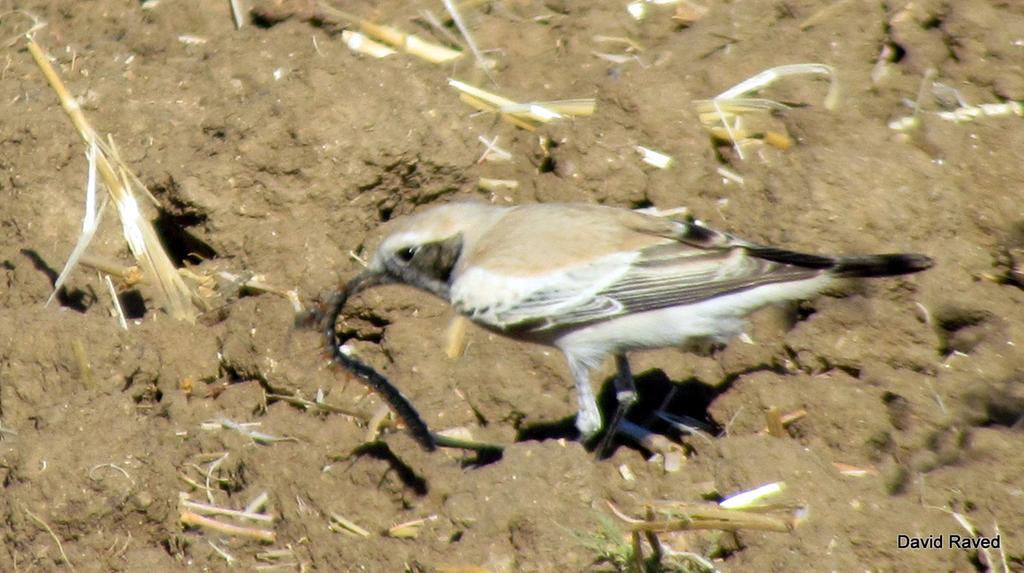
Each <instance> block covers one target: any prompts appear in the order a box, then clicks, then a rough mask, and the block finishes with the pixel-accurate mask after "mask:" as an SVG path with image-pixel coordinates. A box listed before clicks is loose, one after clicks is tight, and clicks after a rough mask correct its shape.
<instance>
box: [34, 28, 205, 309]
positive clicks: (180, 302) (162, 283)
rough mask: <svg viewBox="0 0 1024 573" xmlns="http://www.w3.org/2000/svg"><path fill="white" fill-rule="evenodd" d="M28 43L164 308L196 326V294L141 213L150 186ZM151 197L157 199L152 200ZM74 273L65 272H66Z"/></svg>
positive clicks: (36, 47)
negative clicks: (102, 136) (140, 201)
mask: <svg viewBox="0 0 1024 573" xmlns="http://www.w3.org/2000/svg"><path fill="white" fill-rule="evenodd" d="M27 38H28V50H29V53H31V54H32V58H33V59H34V60H35V62H36V65H38V66H39V69H40V71H42V72H43V75H44V76H45V77H46V79H47V81H48V82H49V83H50V87H51V88H53V91H54V92H56V94H57V97H58V98H59V99H60V103H61V107H63V108H64V111H65V113H67V115H68V117H69V118H70V119H71V122H72V123H73V124H74V125H75V128H76V129H77V130H78V133H79V135H81V136H82V139H83V140H84V141H85V144H86V145H87V146H89V148H90V154H91V157H90V163H92V162H95V168H96V170H98V172H99V175H100V178H101V179H102V181H103V184H104V185H105V186H106V188H107V192H108V193H109V194H110V198H111V199H112V200H113V201H114V205H115V206H116V207H117V211H118V214H119V215H120V217H121V228H122V231H123V233H124V237H125V239H126V240H127V241H128V248H129V249H130V250H131V252H132V255H133V256H134V257H135V260H136V261H137V262H138V264H139V267H140V268H141V269H142V272H143V274H144V275H145V276H146V277H153V279H154V281H153V282H154V283H155V285H156V286H157V290H158V292H159V293H160V296H159V298H160V301H161V306H162V307H163V308H164V309H165V310H166V311H167V313H168V314H169V315H170V316H171V317H172V318H174V319H177V320H184V321H187V322H195V318H196V314H197V312H196V308H195V306H193V304H192V300H193V292H192V290H191V289H190V288H189V287H188V285H186V284H185V281H184V280H182V278H181V276H180V275H179V274H178V271H177V269H176V268H175V267H174V264H173V263H172V262H171V259H170V257H168V256H167V252H166V251H165V250H164V248H163V245H162V244H161V243H160V239H159V237H158V236H157V234H156V231H155V230H154V229H153V226H152V225H151V224H150V222H149V220H148V219H146V218H145V217H144V216H143V215H142V213H141V211H140V210H139V204H138V201H137V200H136V198H135V193H134V192H133V188H136V189H141V190H142V191H143V192H145V193H147V194H148V191H146V190H145V186H144V185H142V183H141V182H140V181H139V179H138V177H136V176H135V175H134V174H133V173H132V172H131V170H130V169H128V167H127V166H126V165H125V164H124V162H123V161H121V159H120V157H119V155H118V153H117V149H116V148H115V147H114V146H113V143H112V142H104V141H103V140H102V139H100V138H99V137H98V136H97V134H96V131H95V130H94V129H93V127H92V125H90V124H89V122H88V120H86V118H85V115H84V114H83V113H82V109H81V106H79V104H78V102H77V101H76V100H75V99H74V98H73V97H72V96H71V94H70V93H69V92H68V90H67V87H65V85H64V82H63V81H62V80H61V79H60V76H59V75H57V71H56V70H55V69H54V68H53V66H52V65H51V64H50V59H49V58H48V57H47V55H46V53H45V52H44V51H43V49H42V48H41V47H40V46H39V44H37V43H36V41H35V39H34V38H32V37H31V36H28V37H27ZM150 197H151V198H152V196H150ZM90 209H91V206H90ZM92 216H93V214H92V213H87V214H86V223H87V224H98V215H97V216H95V218H92V219H91V217H92ZM86 227H87V228H86V234H87V233H88V232H89V229H88V225H86ZM94 231H95V228H93V229H92V232H94ZM84 238H85V237H83V239H84ZM86 243H87V240H86ZM79 244H80V246H82V249H81V250H84V245H82V242H81V241H80V242H79ZM77 251H79V248H78V247H76V252H77ZM73 255H74V254H73ZM80 255H81V253H80V252H77V256H80ZM69 270H70V269H65V271H66V272H67V271H69Z"/></svg>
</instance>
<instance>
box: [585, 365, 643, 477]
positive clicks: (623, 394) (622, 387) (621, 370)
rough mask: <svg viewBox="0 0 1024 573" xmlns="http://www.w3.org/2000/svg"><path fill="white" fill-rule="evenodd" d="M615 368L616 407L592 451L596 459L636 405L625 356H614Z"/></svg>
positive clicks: (634, 389) (634, 387) (634, 392)
mask: <svg viewBox="0 0 1024 573" xmlns="http://www.w3.org/2000/svg"><path fill="white" fill-rule="evenodd" d="M615 368H616V370H617V372H616V374H615V400H616V401H617V402H618V405H617V406H616V407H615V415H614V416H612V421H611V422H610V423H609V424H608V429H607V430H605V433H604V437H603V438H601V443H600V444H598V445H597V449H596V450H594V453H595V455H597V457H598V458H600V457H602V456H604V452H605V450H607V449H608V445H609V444H611V441H612V439H613V438H614V437H615V434H616V433H617V432H618V431H619V424H621V423H622V419H623V418H625V417H626V414H627V413H628V412H629V409H630V408H632V407H633V404H636V400H637V397H636V384H634V382H633V373H632V372H631V371H630V370H629V361H628V360H626V355H625V354H616V355H615Z"/></svg>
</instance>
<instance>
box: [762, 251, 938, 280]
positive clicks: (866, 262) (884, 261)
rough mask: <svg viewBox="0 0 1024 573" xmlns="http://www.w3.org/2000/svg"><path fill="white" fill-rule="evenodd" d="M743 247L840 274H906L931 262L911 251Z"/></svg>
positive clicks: (785, 261) (770, 257) (778, 259)
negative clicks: (841, 253) (839, 252)
mask: <svg viewBox="0 0 1024 573" xmlns="http://www.w3.org/2000/svg"><path fill="white" fill-rule="evenodd" d="M747 248H748V250H749V251H750V253H751V254H752V255H754V256H756V257H759V258H762V259H767V260H769V261H774V262H776V263H782V264H786V265H793V266H797V267H804V268H807V269H820V270H823V271H827V272H828V273H829V274H831V275H832V276H835V277H844V278H855V277H892V276H896V275H906V274H910V273H916V272H920V271H923V270H926V269H929V268H931V267H932V265H933V264H934V261H932V259H931V258H930V257H926V256H924V255H918V254H913V253H901V254H890V255H858V256H851V257H835V258H833V257H822V256H819V255H807V254H804V253H795V252H793V251H786V250H783V249H776V248H774V247H761V246H750V247H747Z"/></svg>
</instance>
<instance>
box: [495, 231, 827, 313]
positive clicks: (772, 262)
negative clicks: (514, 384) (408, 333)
mask: <svg viewBox="0 0 1024 573" xmlns="http://www.w3.org/2000/svg"><path fill="white" fill-rule="evenodd" d="M779 252H781V251H779ZM779 252H776V251H773V252H772V253H771V254H772V255H778V253H779ZM794 256H795V254H794ZM779 258H783V259H784V257H779V256H773V257H771V258H761V257H759V256H756V255H754V254H753V253H752V252H751V250H750V249H748V248H747V247H746V246H745V245H744V246H732V247H727V248H714V249H706V248H695V247H693V246H690V245H687V244H685V243H666V244H662V245H657V246H654V247H649V248H647V249H644V250H642V251H640V252H639V256H638V257H637V258H636V259H635V260H634V261H633V262H632V263H631V264H630V266H629V269H628V270H626V272H624V273H622V274H621V275H620V276H619V277H618V278H617V279H616V280H614V281H613V282H611V283H609V284H607V285H605V286H604V287H602V288H601V289H599V290H597V291H596V292H594V293H592V294H591V295H590V296H588V297H586V298H581V299H577V304H573V305H569V306H568V307H566V306H562V309H561V311H560V312H558V313H557V314H553V315H548V316H544V317H532V318H531V319H530V320H528V321H523V322H521V323H519V324H518V325H510V328H513V329H515V328H516V327H517V326H518V327H519V328H518V329H520V330H528V331H542V330H550V329H555V328H559V327H563V326H568V325H573V324H584V323H588V322H597V321H602V320H607V319H610V318H615V317H617V316H622V315H626V314H632V313H638V312H645V311H650V310H658V309H662V308H668V307H673V306H680V305H686V304H694V303H698V302H702V301H706V300H709V299H712V298H715V297H718V296H723V295H727V294H731V293H736V292H740V291H744V290H748V289H752V288H755V287H758V286H762V285H767V284H772V283H780V282H788V281H799V280H803V279H810V278H813V277H815V276H818V275H819V274H821V272H822V271H823V270H825V269H827V268H829V266H830V265H829V264H827V263H830V262H831V260H830V259H825V258H824V257H820V258H816V259H815V260H814V261H809V262H813V263H814V264H810V265H808V266H803V265H799V264H790V263H789V262H788V261H787V262H778V261H777V259H779ZM793 262H796V260H794V261H793ZM554 299H558V300H560V301H565V300H566V293H565V292H564V290H560V291H559V292H554V291H553V290H549V289H543V290H540V291H537V292H535V293H533V294H532V295H531V296H530V297H529V298H528V299H527V300H524V301H523V303H524V305H525V306H526V307H530V306H533V307H544V306H546V305H545V301H549V300H554ZM517 310H523V308H520V309H517Z"/></svg>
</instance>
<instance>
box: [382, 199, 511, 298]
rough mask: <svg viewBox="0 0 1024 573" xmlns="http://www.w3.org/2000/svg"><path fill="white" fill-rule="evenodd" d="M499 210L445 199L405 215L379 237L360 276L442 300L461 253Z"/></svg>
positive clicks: (496, 216)
mask: <svg viewBox="0 0 1024 573" xmlns="http://www.w3.org/2000/svg"><path fill="white" fill-rule="evenodd" d="M504 211H505V208H503V207H497V206H494V205H487V204H478V203H451V204H447V205H441V206H439V207H434V208H432V209H428V210H426V211H423V212H421V213H417V214H415V215H412V216H409V217H406V218H405V219H402V220H400V221H398V222H397V223H396V225H395V227H394V228H393V229H392V230H391V232H390V233H389V234H388V235H387V236H386V237H385V238H384V240H383V241H381V243H380V246H379V247H378V248H377V251H376V253H374V255H373V258H372V259H370V264H369V266H368V267H367V269H366V271H365V272H364V275H370V276H372V277H375V278H374V280H373V282H374V283H375V284H382V283H402V284H407V285H410V286H414V287H417V288H420V289H423V290H425V291H427V292H430V293H433V294H435V295H437V296H439V297H441V298H445V299H447V298H448V286H449V284H450V281H451V278H452V275H453V273H455V272H456V270H457V268H458V265H459V263H460V261H461V258H462V255H463V254H464V253H466V252H468V251H469V250H470V249H471V248H472V246H473V245H474V244H475V243H476V241H477V240H478V239H479V237H480V236H481V235H482V234H483V233H485V232H486V231H487V229H489V228H490V226H491V225H492V224H493V223H494V221H496V220H497V218H498V217H500V216H501V214H502V213H503V212H504Z"/></svg>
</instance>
